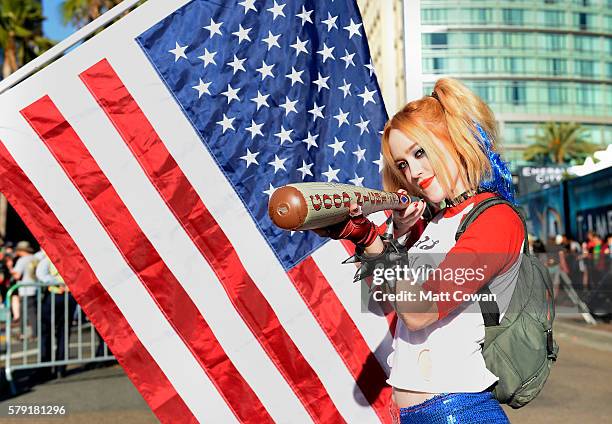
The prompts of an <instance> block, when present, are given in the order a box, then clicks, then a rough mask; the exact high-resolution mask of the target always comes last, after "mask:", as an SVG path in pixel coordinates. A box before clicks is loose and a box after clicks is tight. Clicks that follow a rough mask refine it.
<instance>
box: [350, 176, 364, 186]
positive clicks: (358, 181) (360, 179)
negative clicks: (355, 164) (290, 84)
mask: <svg viewBox="0 0 612 424" xmlns="http://www.w3.org/2000/svg"><path fill="white" fill-rule="evenodd" d="M349 182H350V183H351V184H353V185H355V186H357V187H363V177H360V176H359V175H357V173H355V178H353V179H352V180H349Z"/></svg>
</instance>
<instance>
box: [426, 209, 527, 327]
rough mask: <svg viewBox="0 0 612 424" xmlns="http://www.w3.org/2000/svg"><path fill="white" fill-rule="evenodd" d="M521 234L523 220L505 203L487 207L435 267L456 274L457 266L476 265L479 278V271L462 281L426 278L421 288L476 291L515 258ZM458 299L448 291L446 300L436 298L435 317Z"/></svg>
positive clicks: (454, 305)
mask: <svg viewBox="0 0 612 424" xmlns="http://www.w3.org/2000/svg"><path fill="white" fill-rule="evenodd" d="M524 237H525V235H524V230H523V223H522V222H521V220H520V218H519V217H518V215H517V214H516V213H515V212H514V211H513V210H512V209H511V208H510V207H509V206H507V205H497V206H493V207H491V208H489V209H487V210H486V211H485V212H483V213H482V214H481V215H480V216H479V217H478V218H477V219H476V220H475V221H474V222H473V223H472V224H471V225H470V226H469V227H468V229H467V230H466V231H465V233H463V236H462V237H461V238H460V239H459V240H458V241H457V243H456V244H455V246H454V247H453V248H452V249H451V250H450V251H449V252H448V254H447V255H446V258H445V259H444V260H443V261H442V263H441V264H440V266H439V267H438V269H441V271H442V272H441V274H442V275H449V274H450V275H457V274H456V272H455V271H456V270H457V269H464V270H465V269H480V270H481V273H480V275H482V278H480V275H479V276H478V278H465V279H464V281H449V280H445V279H439V278H438V279H436V278H430V279H429V280H427V281H426V282H425V284H423V289H424V290H427V291H431V292H433V293H451V294H452V293H455V292H458V293H459V294H474V293H477V292H478V291H479V290H480V289H481V288H482V287H484V286H485V285H486V284H488V283H489V282H490V281H491V280H492V279H493V278H495V277H496V276H497V275H500V274H503V273H504V272H506V271H508V270H509V269H510V267H511V266H512V265H513V264H514V263H515V262H516V260H517V259H518V258H519V256H520V254H521V247H522V245H523V241H524ZM445 271H450V272H445ZM461 303H462V302H461V301H460V300H455V299H454V298H453V296H452V295H451V297H450V299H449V300H444V301H438V302H436V304H437V311H438V317H437V319H442V318H444V317H446V316H448V314H450V313H451V312H452V311H453V310H454V309H455V308H457V307H458V306H459V305H461ZM426 325H428V324H426Z"/></svg>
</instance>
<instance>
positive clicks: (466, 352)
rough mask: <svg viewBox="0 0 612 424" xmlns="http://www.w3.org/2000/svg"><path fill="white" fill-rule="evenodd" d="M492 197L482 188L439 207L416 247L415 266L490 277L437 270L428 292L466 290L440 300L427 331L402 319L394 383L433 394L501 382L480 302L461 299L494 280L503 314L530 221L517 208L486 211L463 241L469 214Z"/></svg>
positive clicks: (397, 333) (391, 362) (413, 251)
mask: <svg viewBox="0 0 612 424" xmlns="http://www.w3.org/2000/svg"><path fill="white" fill-rule="evenodd" d="M492 196H493V194H491V193H482V194H478V195H476V196H474V197H472V198H470V199H468V200H466V201H464V202H463V203H461V204H460V205H458V206H455V207H452V208H447V209H445V210H443V211H441V212H439V213H438V215H436V216H435V217H434V219H433V220H432V221H431V222H429V223H428V224H427V226H426V227H425V229H424V231H423V233H422V234H421V235H420V237H419V238H418V240H417V241H416V242H415V243H414V244H413V245H412V247H411V248H410V249H409V251H408V258H409V261H412V263H411V266H413V267H418V266H422V265H426V266H429V267H433V268H438V269H440V270H441V272H440V273H439V274H435V275H437V276H439V275H440V274H442V275H449V274H448V273H447V272H451V273H452V272H455V271H457V270H458V269H459V268H463V269H467V268H472V269H479V271H480V274H482V275H483V276H484V278H480V277H479V278H471V279H468V280H466V281H463V282H462V284H457V282H456V281H448V280H443V279H436V278H434V277H433V276H432V278H430V279H428V280H427V281H425V282H424V284H423V289H424V290H425V291H430V292H432V293H435V294H440V293H458V294H457V295H454V294H453V295H452V296H449V297H448V299H445V300H443V301H442V300H440V301H438V302H437V306H438V313H439V319H438V321H436V322H435V323H433V324H431V325H429V326H427V327H426V328H424V329H421V330H419V331H410V330H408V329H407V328H406V326H405V325H404V324H403V322H402V320H398V323H397V327H396V330H395V335H394V341H393V348H394V351H393V352H392V353H391V354H390V355H389V358H388V363H389V365H390V366H391V374H390V376H389V379H388V380H387V383H389V384H390V385H391V386H393V387H397V388H401V389H406V390H413V391H418V392H427V393H447V392H451V393H458V392H480V391H483V390H485V389H487V388H488V387H489V386H491V385H492V384H493V383H495V382H496V381H497V377H496V376H495V375H494V374H492V373H491V372H490V371H489V370H488V369H487V368H486V366H485V363H484V359H483V357H482V353H481V347H480V343H482V342H483V340H484V335H485V332H484V322H483V319H482V314H481V311H480V306H479V304H478V302H477V301H475V300H473V301H462V300H461V299H463V298H464V295H468V296H467V297H469V295H470V294H475V293H477V292H478V291H479V290H480V289H481V288H482V287H483V286H484V285H485V284H488V285H489V289H490V291H491V293H493V294H494V295H495V296H496V301H497V303H498V305H499V310H500V314H501V316H502V317H503V314H504V312H505V311H506V310H507V307H508V303H509V301H510V297H511V296H512V292H513V290H514V287H515V285H516V281H517V279H518V271H519V266H520V255H521V251H522V246H523V242H524V237H525V236H524V230H523V224H522V222H521V220H520V218H519V217H518V215H517V214H516V213H515V212H514V211H513V210H512V209H511V208H510V207H509V206H507V205H496V206H493V207H490V208H489V209H487V210H486V211H485V212H483V213H482V214H481V215H480V216H479V217H478V218H477V219H476V220H475V221H474V222H473V223H472V224H471V225H470V226H469V227H468V228H467V230H466V231H465V233H464V234H463V235H462V237H461V238H460V239H459V241H457V242H455V233H456V232H457V229H458V228H459V225H460V223H461V220H462V219H463V217H464V216H465V214H467V212H469V211H470V210H471V209H472V208H473V206H474V204H476V203H478V202H480V201H482V200H484V199H486V198H488V197H492ZM480 274H479V275H480ZM456 275H460V274H456Z"/></svg>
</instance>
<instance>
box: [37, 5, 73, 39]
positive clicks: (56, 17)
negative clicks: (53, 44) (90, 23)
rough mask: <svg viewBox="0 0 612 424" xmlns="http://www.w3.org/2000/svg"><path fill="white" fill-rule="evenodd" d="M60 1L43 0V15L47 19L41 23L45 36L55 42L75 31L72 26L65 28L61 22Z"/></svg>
mask: <svg viewBox="0 0 612 424" xmlns="http://www.w3.org/2000/svg"><path fill="white" fill-rule="evenodd" d="M61 3H62V0H43V1H42V5H43V14H44V15H45V16H46V17H47V19H45V21H44V22H43V32H44V33H45V36H47V37H49V38H50V39H52V40H55V41H61V40H63V39H64V38H66V37H68V36H69V35H70V34H72V33H73V32H74V31H75V28H74V27H73V26H72V25H67V26H65V25H64V24H63V22H62V15H61V13H60V4H61Z"/></svg>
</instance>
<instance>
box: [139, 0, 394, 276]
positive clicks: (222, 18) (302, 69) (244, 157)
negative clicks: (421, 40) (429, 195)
mask: <svg viewBox="0 0 612 424" xmlns="http://www.w3.org/2000/svg"><path fill="white" fill-rule="evenodd" d="M137 41H138V43H139V44H140V46H141V47H142V49H143V50H144V52H145V54H146V55H147V56H148V58H149V60H150V61H151V62H152V64H153V65H154V67H155V69H156V70H157V72H158V73H159V76H160V77H161V78H162V80H163V81H164V82H165V84H166V85H167V87H168V89H169V90H170V91H171V92H172V93H173V95H174V97H175V98H176V100H177V101H178V103H179V104H180V106H181V108H182V110H183V111H184V113H185V114H186V116H187V118H188V119H189V121H190V122H191V123H192V125H193V126H194V128H195V129H196V130H197V132H198V133H199V135H200V137H201V139H202V142H203V144H204V145H205V146H206V148H207V149H208V151H209V152H210V153H211V155H212V156H213V157H214V158H215V160H216V162H217V164H218V165H219V167H220V168H221V169H222V171H223V173H224V174H225V175H226V177H227V178H228V180H229V181H230V183H231V185H232V186H233V188H234V190H236V193H237V194H238V196H239V197H240V199H241V200H242V202H243V203H244V205H245V207H246V208H247V209H248V211H249V213H250V215H251V216H252V217H253V219H254V220H255V222H256V223H257V226H258V228H259V230H260V231H261V233H262V235H263V236H264V238H265V239H266V240H267V242H268V244H269V245H270V246H271V248H272V249H273V251H274V252H275V254H276V256H277V257H278V259H279V260H280V262H281V263H282V265H283V267H284V268H285V270H289V269H291V268H292V267H293V266H295V265H296V264H298V263H299V262H300V261H301V260H303V259H304V258H306V257H308V256H309V255H310V254H312V252H314V251H315V250H316V249H317V248H318V247H320V246H321V245H322V244H323V243H325V242H326V240H325V239H321V238H319V237H318V236H317V235H315V234H314V233H313V232H311V231H306V232H289V231H282V230H280V229H278V228H277V227H275V226H274V225H273V224H272V222H271V221H270V218H269V217H268V202H267V200H268V197H269V196H270V195H271V193H272V192H273V191H274V189H275V188H277V187H280V186H283V185H285V184H289V183H295V182H308V181H325V182H327V181H330V182H331V181H333V182H341V183H348V184H355V185H363V186H365V187H370V188H380V186H381V177H380V170H381V166H382V162H381V156H380V135H381V131H382V129H383V127H384V124H385V122H386V120H387V115H386V113H385V108H384V105H383V101H382V98H381V96H380V91H379V87H378V83H377V81H376V76H375V74H374V68H373V67H372V64H371V58H370V54H369V49H368V45H367V42H366V39H365V32H364V28H363V25H362V23H361V17H360V14H359V10H358V8H357V6H356V4H355V2H354V1H353V0H335V1H334V0H320V1H315V0H305V1H304V0H296V1H290V0H243V1H237V0H232V1H222V0H217V1H211V0H194V1H191V2H189V3H187V4H186V5H185V6H183V7H182V8H180V9H178V10H177V11H176V12H174V13H173V14H172V15H170V16H168V17H167V18H165V19H164V20H162V21H161V22H159V23H157V24H156V25H155V26H153V27H152V28H150V29H149V30H147V31H146V32H144V33H143V34H141V35H140V36H139V37H138V38H137Z"/></svg>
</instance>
